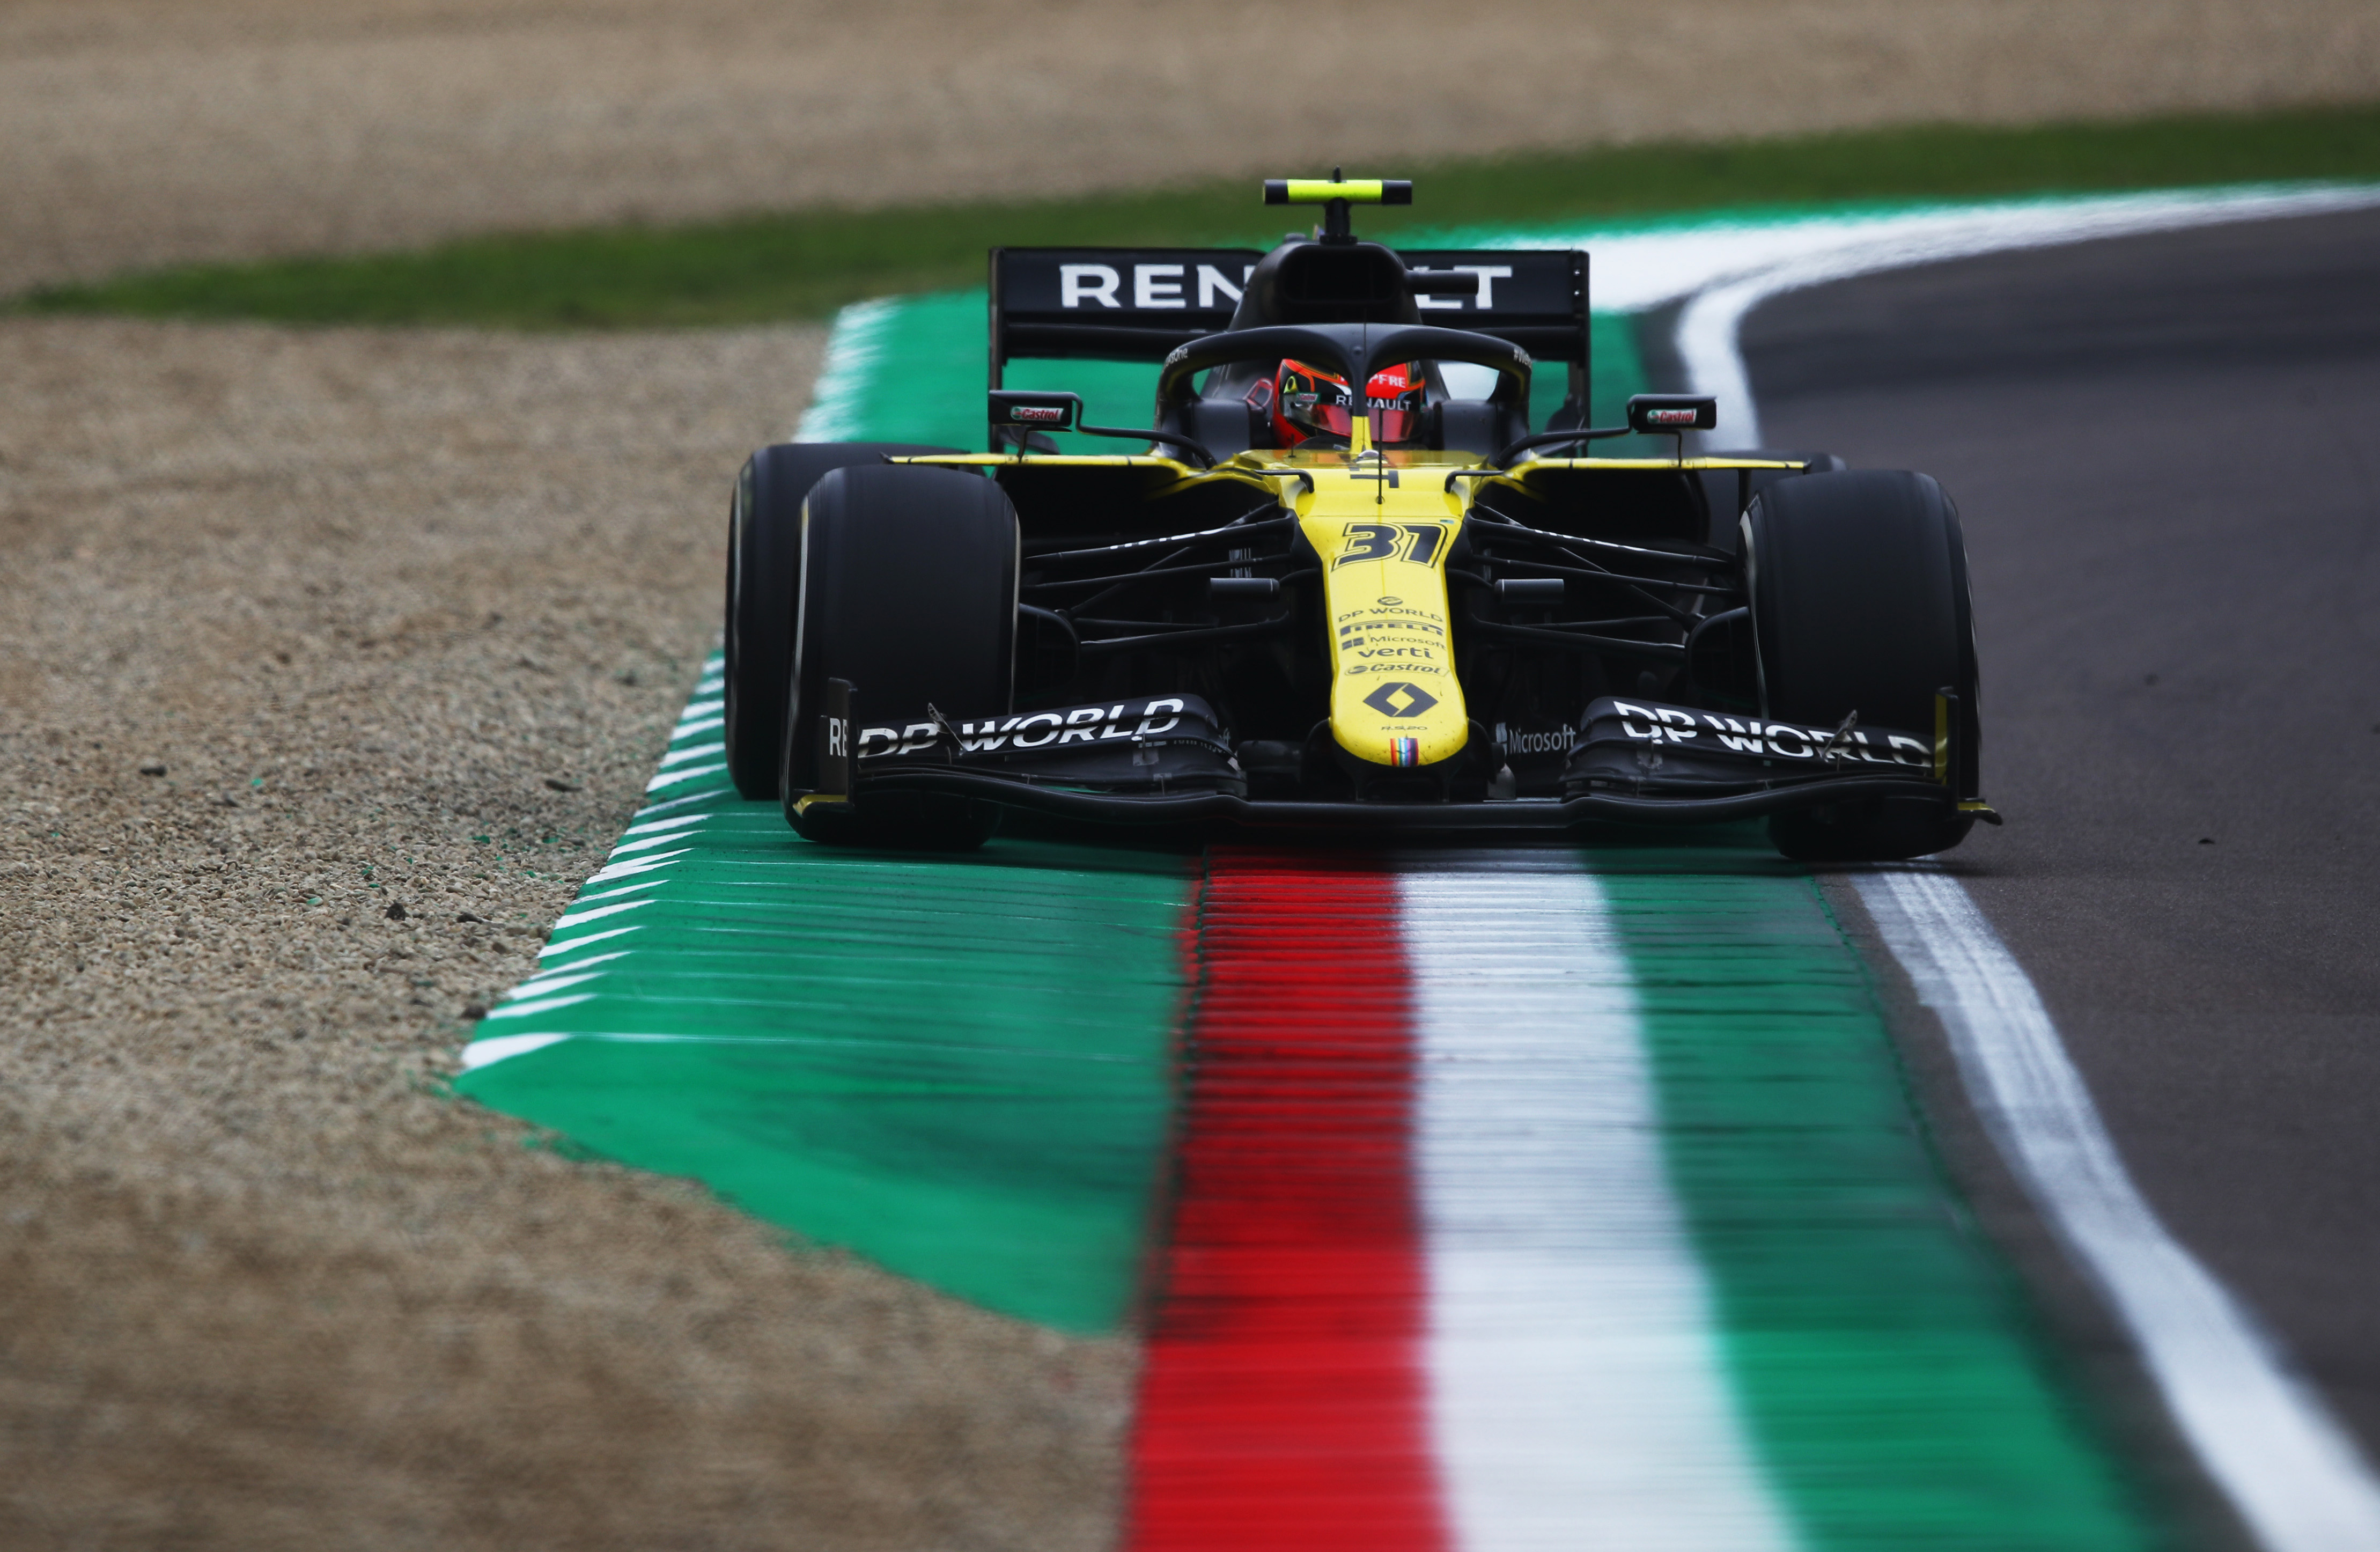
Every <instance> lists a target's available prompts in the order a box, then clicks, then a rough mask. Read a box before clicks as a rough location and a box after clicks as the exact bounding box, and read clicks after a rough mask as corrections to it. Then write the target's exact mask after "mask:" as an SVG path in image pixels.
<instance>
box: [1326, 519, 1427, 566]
mask: <svg viewBox="0 0 2380 1552" xmlns="http://www.w3.org/2000/svg"><path fill="white" fill-rule="evenodd" d="M1445 538H1446V529H1445V528H1443V527H1440V526H1439V525H1438V524H1436V523H1350V524H1348V525H1347V548H1346V549H1344V550H1342V551H1341V552H1339V558H1338V559H1337V560H1335V561H1333V562H1331V563H1330V565H1331V568H1332V569H1333V570H1336V569H1337V568H1339V567H1340V566H1342V565H1346V564H1350V563H1352V562H1355V561H1411V562H1412V563H1413V564H1415V565H1427V564H1430V562H1432V561H1434V560H1436V559H1437V558H1438V547H1439V544H1440V543H1441V542H1443V541H1444V540H1445Z"/></svg>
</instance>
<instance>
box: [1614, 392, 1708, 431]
mask: <svg viewBox="0 0 2380 1552" xmlns="http://www.w3.org/2000/svg"><path fill="white" fill-rule="evenodd" d="M1717 426H1718V400H1717V399H1714V398H1706V397H1703V396H1701V395H1697V394H1634V395H1632V396H1631V397H1630V399H1629V400H1628V429H1629V430H1632V431H1634V432H1636V433H1638V434H1639V435H1642V436H1679V435H1682V434H1683V433H1684V432H1687V431H1707V430H1712V429H1714V428H1716V427H1717Z"/></svg>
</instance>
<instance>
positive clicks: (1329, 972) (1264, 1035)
mask: <svg viewBox="0 0 2380 1552" xmlns="http://www.w3.org/2000/svg"><path fill="white" fill-rule="evenodd" d="M1198 952H1199V955H1200V960H1201V964H1200V966H1199V995H1198V1002H1197V1008H1196V1013H1195V1015H1194V1017H1193V1020H1192V1025H1191V1032H1190V1044H1189V1052H1188V1056H1189V1074H1190V1076H1189V1099H1188V1107H1187V1111H1186V1122H1185V1125H1184V1138H1183V1143H1182V1148H1181V1157H1180V1159H1179V1166H1178V1171H1179V1172H1178V1179H1177V1183H1176V1195H1175V1200H1174V1205H1173V1214H1172V1238H1171V1242H1170V1243H1169V1245H1168V1247H1167V1250H1166V1253H1165V1258H1164V1264H1163V1281H1162V1282H1161V1284H1160V1289H1159V1295H1158V1303H1157V1306H1156V1311H1155V1319H1154V1323H1153V1330H1152V1333H1151V1336H1150V1339H1149V1344H1148V1353H1147V1368H1146V1370H1145V1372H1144V1375H1143V1378H1142V1382H1141V1398H1140V1411H1139V1415H1138V1419H1137V1421H1136V1425H1135V1435H1134V1439H1133V1470H1134V1482H1133V1488H1132V1505H1131V1510H1130V1524H1129V1530H1128V1533H1127V1536H1126V1542H1125V1545H1126V1546H1128V1547H1129V1548H1132V1549H1133V1552H1276V1549H1277V1552H1339V1549H1342V1548H1344V1549H1346V1552H1358V1549H1360V1552H1439V1549H1440V1548H1443V1547H1445V1546H1447V1545H1448V1540H1447V1536H1446V1534H1445V1531H1444V1525H1443V1520H1442V1516H1441V1515H1440V1512H1439V1501H1438V1492H1437V1485H1436V1482H1435V1476H1434V1472H1433V1468H1432V1465H1431V1461H1430V1451H1429V1447H1428V1441H1429V1432H1428V1417H1427V1394H1426V1392H1425V1389H1424V1381H1423V1376H1422V1370H1421V1366H1420V1360H1421V1347H1420V1342H1421V1337H1422V1333H1423V1330H1424V1328H1425V1324H1424V1323H1425V1316H1426V1311H1425V1308H1424V1303H1423V1301H1424V1298H1425V1294H1426V1288H1425V1283H1424V1271H1423V1262H1422V1255H1421V1246H1420V1243H1419V1223H1418V1220H1417V1216H1416V1210H1415V1194H1414V1188H1413V1180H1412V1172H1411V1157H1410V1147H1409V1142H1410V1134H1411V1130H1412V1124H1411V1113H1412V1097H1413V1050H1412V1041H1411V1038H1410V1035H1409V1030H1410V1019H1409V1017H1408V1001H1409V1000H1408V997H1407V985H1406V974H1405V965H1404V958H1403V949H1402V947H1401V945H1400V943H1399V940H1398V934H1397V895H1396V885H1395V880H1394V879H1393V878H1391V877H1390V876H1389V875H1388V874H1386V873H1384V872H1380V871H1378V870H1376V869H1375V868H1374V867H1369V866H1366V864H1365V863H1364V862H1363V861H1362V860H1361V859H1354V858H1348V859H1341V858H1333V857H1330V856H1328V855H1282V854H1278V853H1268V852H1261V851H1254V850H1245V849H1222V848H1219V849H1217V850H1216V851H1215V852H1214V853H1213V854H1212V855H1210V857H1209V859H1208V876H1207V879H1206V883H1205V887H1204V892H1203V898H1202V901H1201V905H1200V912H1199V926H1198Z"/></svg>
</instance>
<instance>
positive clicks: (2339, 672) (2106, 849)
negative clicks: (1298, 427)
mask: <svg viewBox="0 0 2380 1552" xmlns="http://www.w3.org/2000/svg"><path fill="white" fill-rule="evenodd" d="M1743 346H1744V353H1745V358H1746V362H1747V365H1748V367H1749V369H1750V373H1751V378H1752V382H1753V388H1754V392H1755V395H1756V397H1757V399H1758V401H1759V405H1760V412H1761V419H1762V426H1763V432H1764V440H1766V441H1767V443H1769V444H1770V445H1772V446H1780V447H1825V448H1828V449H1830V450H1832V451H1834V452H1837V453H1840V454H1841V455H1843V456H1845V457H1846V458H1848V459H1850V460H1851V461H1852V464H1854V465H1855V466H1864V467H1909V468H1918V469H1924V470H1925V471H1927V472H1929V473H1932V474H1935V475H1936V476H1937V477H1938V478H1940V479H1942V481H1943V482H1944V484H1945V485H1946V486H1948V487H1949V490H1950V491H1951V493H1952V494H1953V496H1954V497H1955V498H1956V499H1957V500H1958V502H1959V503H1960V507H1961V513H1962V515H1963V516H1964V519H1965V525H1966V533H1967V545H1968V552H1969V554H1970V557H1971V561H1972V564H1973V577H1974V585H1975V593H1976V600H1975V610H1976V618H1977V622H1978V634H1979V637H1980V639H1981V648H1982V661H1983V665H1984V695H1983V704H1984V712H1985V751H1984V760H1985V763H1984V774H1985V783H1984V785H1985V794H1986V795H1987V796H1988V797H1990V798H1991V799H1992V800H1993V802H1994V803H1996V804H1997V805H1998V806H1999V807H2000V808H2001V809H2002V810H2003V811H2004V812H2005V813H2006V814H2007V815H2008V817H2009V823H2008V827H2007V828H2006V829H2005V830H2000V831H1983V830H1979V831H1977V833H1976V835H1975V836H1974V837H1973V839H1972V840H1970V841H1969V842H1968V843H1967V844H1966V845H1965V846H1964V847H1963V848H1961V850H1960V851H1958V852H1956V853H1953V854H1951V860H1952V862H1953V864H1954V865H1955V867H1956V869H1957V870H1958V871H1959V872H1960V873H1961V874H1962V875H1963V876H1964V877H1965V879H1967V882H1968V887H1969V888H1970V890H1971V891H1973V894H1974V896H1975V898H1976V899H1977V900H1978V901H1979V902H1980V903H1981V904H1982V906H1983V908H1984V909H1985V912H1986V914H1987V915H1989V916H1990V917H1991V919H1992V921H1993V923H1994V924H1995V925H1996V926H1997V927H1998V929H1999V931H2000V932H2001V934H2002V935H2003V936H2004V937H2005V939H2006V940H2007V941H2008V943H2009V945H2010V948H2011V949H2012V950H2013V951H2014V952H2015V953H2016V954H2017V956H2018V958H2019V959H2020V960H2021V961H2022V964H2024V965H2025V967H2026V968H2027V970H2029V971H2030V972H2031V974H2032V976H2033V977H2034V982H2035V984H2036V985H2037V986H2038V987H2039V988H2040V990H2041V993H2042V995H2043V997H2044V999H2045V1000H2046V1002H2047V1004H2048V1007H2049V1010H2050V1012H2051V1014H2052V1015H2053V1016H2054V1017H2055V1018H2056V1020H2057V1022H2058V1027H2059V1029H2060V1031H2061V1032H2062V1033H2063V1034H2064V1036H2065V1038H2066V1041H2067V1044H2068V1046H2069V1049H2070V1050H2071V1051H2072V1053H2073V1056H2074V1059H2075V1061H2076V1062H2077V1063H2078V1064H2079V1065H2080V1067H2081V1068H2082V1070H2083V1074H2084V1076H2085V1078H2086V1079H2087V1080H2088V1081H2089V1083H2090V1085H2091V1088H2092V1092H2093V1094H2094V1095H2095V1097H2096V1099H2097V1101H2098V1104H2099V1106H2100V1109H2101V1110H2102V1112H2103V1114H2104V1115H2105V1117H2106V1119H2107V1123H2108V1125H2109V1127H2110V1128H2111V1130H2112V1131H2113V1133H2114V1134H2115V1137H2116V1140H2117V1143H2118V1145H2119V1146H2120V1148H2121V1149H2122V1151H2123V1154H2124V1157H2125V1158H2126V1159H2127V1160H2128V1161H2129V1162H2130V1164H2131V1168H2132V1170H2133V1172H2134V1175H2135V1177H2136V1178H2137V1179H2138V1181H2139V1182H2140V1183H2141V1185H2142V1187H2143V1189H2144V1190H2145V1191H2146V1193H2147V1194H2148V1196H2149V1198H2150V1200H2151V1202H2152V1203H2153V1204H2154V1206H2155V1208H2156V1209H2157V1210H2158V1212H2159V1213H2161V1214H2162V1215H2163V1217H2164V1219H2165V1220H2166V1222H2167V1223H2168V1226H2169V1227H2170V1228H2171V1229H2172V1230H2173V1231H2174V1232H2175V1233H2176V1234H2177V1235H2178V1236H2179V1237H2180V1239H2181V1240H2182V1242H2183V1243H2185V1244H2187V1245H2188V1246H2189V1247H2190V1248H2191V1249H2192V1250H2193V1251H2195V1252H2196V1253H2197V1254H2198V1255H2200V1256H2201V1257H2202V1258H2203V1259H2204V1260H2205V1262H2206V1263H2207V1264H2208V1265H2209V1267H2211V1268H2212V1269H2213V1270H2214V1271H2215V1272H2216V1275H2217V1276H2219V1277H2220V1278H2222V1279H2224V1280H2225V1281H2226V1282H2227V1283H2228V1285H2229V1286H2230V1288H2231V1289H2232V1290H2233V1291H2235V1292H2236V1293H2238V1294H2240V1296H2241V1297H2242V1298H2243V1299H2244V1300H2245V1301H2246V1302H2247V1303H2249V1304H2250V1305H2251V1306H2252V1307H2253V1310H2254V1311H2255V1312H2256V1314H2257V1315H2258V1316H2261V1317H2262V1318H2263V1320H2264V1321H2265V1323H2266V1325H2267V1326H2268V1327H2269V1328H2271V1329H2272V1330H2273V1331H2274V1332H2275V1334H2276V1335H2277V1338H2278V1339H2279V1340H2280V1341H2281V1343H2282V1344H2283V1345H2284V1346H2285V1347H2286V1349H2287V1350H2288V1352H2289V1354H2290V1355H2291V1356H2293V1357H2294V1358H2295V1360H2296V1361H2297V1363H2298V1364H2300V1365H2301V1367H2302V1370H2303V1371H2304V1373H2305V1374H2306V1375H2307V1376H2309V1377H2310V1378H2311V1379H2313V1381H2314V1383H2315V1384H2316V1385H2317V1387H2318V1388H2319V1389H2320V1390H2321V1392H2322V1393H2323V1394H2324V1395H2325V1397H2326V1398H2327V1400H2329V1402H2330V1404H2331V1405H2332V1407H2333V1408H2334V1409H2335V1410H2336V1412H2337V1413H2338V1415H2339V1416H2340V1418H2341V1419H2342V1421H2344V1422H2345V1423H2346V1424H2347V1425H2348V1426H2349V1427H2350V1428H2351V1429H2352V1430H2353V1431H2354V1432H2355V1433H2356V1434H2357V1436H2358V1437H2360V1439H2361V1440H2362V1445H2363V1447H2364V1449H2365V1451H2366V1453H2367V1456H2369V1457H2371V1458H2374V1459H2380V801H2375V796H2376V795H2380V213H2371V212H2365V213H2357V214H2351V215H2334V216H2319V217H2307V218H2299V219H2293V220H2287V221H2276V222H2266V223H2259V224H2244V225H2235V226H2220V227H2212V228H2204V229H2200V230H2196V231H2190V232H2182V233H2176V234H2168V235H2162V236H2146V237H2131V238H2123V239H2117V240H2109V241H2100V242H2093V243H2086V244H2081V245H2077V246H2073V247H2069V248H2059V249H2046V250H2038V251H2033V252H2022V253H2015V254H2007V255H2000V256H1995V257H1991V258H1987V259H1978V260H1970V261H1959V262H1954V263H1945V264H1937V265H1931V266H1926V267H1924V268H1919V269H1913V270H1906V271H1900V272H1896V273H1888V274H1883V275H1877V276H1872V277H1868V278H1864V279H1859V280H1855V281H1849V282H1844V283H1840V284H1837V285H1828V286H1824V287H1820V288H1816V289H1813V290H1809V291H1803V292H1799V293H1792V294H1788V295H1786V296H1782V297H1777V298H1775V299H1773V300H1771V301H1770V302H1768V303H1767V304H1766V305H1764V306H1763V307H1761V308H1760V309H1758V310H1757V311H1755V313H1754V314H1753V315H1752V316H1751V317H1750V318H1749V319H1748V320H1746V323H1745V328H1744V331H1743ZM1902 1013H1903V1015H1904V1016H1913V1009H1912V1008H1911V1007H1910V1006H1909V1004H1908V1002H1907V1000H1906V998H1905V996H1904V997H1903V1000H1902ZM1920 1044H1921V1045H1922V1041H1921V1042H1920ZM1917 1065H1918V1066H1919V1067H1920V1069H1921V1072H1920V1074H1919V1075H1920V1080H1921V1088H1922V1089H1924V1090H1925V1096H1926V1097H1927V1100H1928V1102H1929V1107H1930V1108H1932V1109H1935V1110H1936V1111H1937V1112H1945V1111H1946V1105H1949V1104H1953V1103H1955V1101H1954V1100H1948V1101H1946V1099H1945V1096H1946V1095H1955V1088H1954V1087H1951V1086H1949V1085H1944V1084H1943V1083H1941V1082H1939V1081H1932V1082H1928V1081H1926V1073H1925V1072H1924V1071H1923V1070H1922V1069H1924V1068H1925V1065H1926V1063H1925V1060H1924V1059H1923V1057H1922V1056H1921V1058H1920V1060H1919V1061H1918V1062H1917ZM1935 1077H1936V1079H1937V1080H1938V1078H1939V1073H1938V1072H1937V1073H1936V1074H1935ZM1937 1123H1938V1124H1939V1125H1940V1126H1941V1127H1942V1128H1943V1130H1944V1133H1945V1134H1946V1135H1947V1136H1949V1138H1950V1139H1951V1141H1952V1143H1953V1145H1954V1146H1953V1148H1952V1151H1953V1152H1954V1154H1955V1153H1956V1152H1957V1151H1958V1148H1957V1146H1955V1145H1956V1144H1957V1141H1958V1139H1959V1138H1960V1136H1961V1135H1962V1134H1965V1135H1970V1136H1971V1135H1972V1132H1973V1127H1972V1120H1971V1118H1963V1117H1961V1116H1959V1115H1956V1114H1951V1113H1937ZM2003 1183H2004V1182H2003ZM1994 1194H1996V1188H1994V1187H1992V1186H1990V1184H1989V1182H1986V1187H1985V1195H1986V1197H1987V1198H1988V1197H1991V1196H1993V1195H1994ZM1997 1194H1998V1196H1999V1198H2000V1203H1999V1207H2000V1209H2001V1217H2002V1218H2003V1219H2005V1218H2006V1216H2007V1215H2006V1212H2005V1207H2006V1199H2007V1193H2006V1192H2005V1191H1997ZM1981 1206H1982V1207H1983V1209H1984V1216H1985V1218H1986V1219H1987V1220H1988V1219H1991V1218H1992V1216H1993V1214H1994V1211H1995V1207H1994V1204H1993V1202H1992V1201H1990V1200H1986V1201H1985V1202H1984V1203H1982V1204H1981ZM2018 1237H2019V1238H2022V1233H2020V1234H2019V1236H2018ZM2039 1250H2040V1247H2039V1246H2038V1245H2036V1246H2035V1247H2034V1252H2033V1253H2030V1254H2028V1253H2025V1252H2024V1251H2023V1250H2022V1247H2020V1255H2019V1260H2020V1262H2021V1263H2022V1264H2024V1265H2025V1266H2026V1267H2027V1269H2028V1271H2030V1272H2032V1273H2034V1279H2035V1281H2036V1283H2040V1282H2043V1281H2045V1280H2046V1282H2048V1283H2050V1284H2053V1285H2055V1284H2058V1283H2060V1282H2061V1280H2064V1281H2066V1282H2067V1283H2069V1284H2070V1280H2071V1277H2070V1273H2060V1272H2059V1271H2058V1270H2057V1269H2056V1268H2054V1267H2049V1265H2048V1260H2047V1259H2046V1258H2045V1257H2044V1255H2041V1254H2039ZM2045 1268H2047V1269H2045ZM2075 1292H2076V1290H2075V1289H2074V1288H2073V1287H2072V1286H2065V1287H2058V1286H2052V1287H2050V1288H2049V1289H2048V1290H2047V1293H2048V1298H2047V1303H2049V1304H2051V1305H2053V1306H2056V1305H2059V1304H2064V1305H2065V1306H2067V1307H2068V1308H2069V1309H2071V1308H2072V1307H2073V1305H2074V1302H2075V1299H2074V1295H2075ZM2080 1323H2081V1324H2082V1325H2083V1326H2084V1327H2089V1326H2090V1325H2091V1324H2092V1319H2091V1317H2089V1316H2083V1317H2080ZM2103 1334H2104V1335H2105V1337H2106V1338H2107V1340H2113V1333H2112V1331H2111V1330H2104V1331H2103Z"/></svg>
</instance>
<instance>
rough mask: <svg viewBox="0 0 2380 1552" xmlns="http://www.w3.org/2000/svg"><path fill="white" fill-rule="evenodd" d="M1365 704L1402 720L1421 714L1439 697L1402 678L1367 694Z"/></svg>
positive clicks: (1382, 714)
mask: <svg viewBox="0 0 2380 1552" xmlns="http://www.w3.org/2000/svg"><path fill="white" fill-rule="evenodd" d="M1364 704H1365V705H1366V706H1368V707H1370V708H1371V709H1373V710H1375V711H1378V713H1379V714H1380V715H1381V716H1383V717H1395V718H1398V719H1400V720H1403V718H1406V717H1418V716H1420V715H1421V714H1422V713H1423V712H1425V711H1427V710H1428V709H1430V708H1431V707H1433V706H1436V705H1437V704H1438V697H1436V696H1434V695H1432V694H1430V693H1429V692H1428V691H1427V690H1425V689H1423V688H1422V687H1421V686H1420V685H1413V684H1407V683H1406V682H1405V681H1403V680H1402V679H1401V680H1399V681H1397V682H1396V683H1395V684H1393V685H1381V686H1380V687H1379V688H1378V689H1377V690H1374V691H1373V692H1372V693H1371V694H1370V695H1367V696H1366V697H1364Z"/></svg>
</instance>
